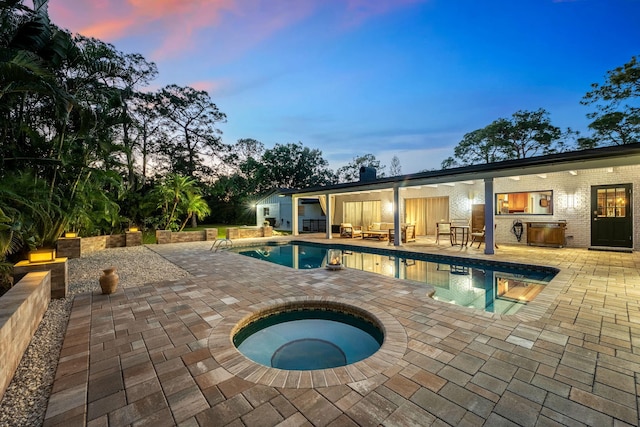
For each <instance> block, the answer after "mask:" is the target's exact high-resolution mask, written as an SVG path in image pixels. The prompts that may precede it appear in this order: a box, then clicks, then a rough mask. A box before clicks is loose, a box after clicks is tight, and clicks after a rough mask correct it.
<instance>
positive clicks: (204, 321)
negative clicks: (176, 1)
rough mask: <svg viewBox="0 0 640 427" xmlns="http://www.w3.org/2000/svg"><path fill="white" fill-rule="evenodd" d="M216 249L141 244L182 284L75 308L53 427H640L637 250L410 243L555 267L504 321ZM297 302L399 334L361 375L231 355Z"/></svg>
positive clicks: (386, 287)
mask: <svg viewBox="0 0 640 427" xmlns="http://www.w3.org/2000/svg"><path fill="white" fill-rule="evenodd" d="M305 239H306V240H314V241H320V242H328V241H327V240H324V239H322V238H317V237H316V238H314V237H305ZM300 240H302V239H300ZM335 242H336V243H348V244H360V245H371V246H376V247H386V244H383V243H377V242H370V241H362V240H355V239H354V240H351V239H349V241H346V240H345V239H335ZM210 247H211V243H210V242H199V243H187V244H185V243H182V244H170V245H153V246H149V248H150V249H152V250H154V251H156V252H157V253H159V254H161V255H162V256H163V257H165V258H166V259H168V260H169V261H171V262H173V263H175V264H176V265H178V266H180V267H182V268H184V269H185V270H187V271H188V272H190V273H191V276H190V277H188V278H181V279H179V280H171V278H169V277H168V278H167V280H166V281H163V282H160V283H153V284H148V285H144V286H140V287H120V288H119V289H118V291H117V292H116V293H115V294H113V295H110V296H106V295H101V294H100V293H99V292H98V291H96V292H94V293H93V294H83V295H80V296H76V297H75V300H74V303H73V309H72V313H71V318H70V321H69V325H68V329H67V332H66V336H65V341H64V345H63V349H62V353H61V356H60V361H59V364H58V370H57V373H56V380H55V383H54V386H53V390H52V394H51V397H50V400H49V406H48V409H47V415H46V419H45V425H46V426H53V425H58V424H60V425H65V426H72V425H89V426H124V425H133V426H138V425H153V426H155V427H160V426H171V425H181V426H226V425H229V426H249V427H253V426H356V425H359V426H377V425H384V426H430V425H434V426H445V425H454V426H482V425H486V426H512V425H521V426H552V425H569V426H573V425H592V426H624V425H638V423H639V420H638V405H639V401H638V390H639V389H640V380H639V378H638V374H639V373H640V255H639V254H638V253H615V252H597V251H588V250H586V249H572V248H563V249H555V248H539V247H528V246H524V245H517V246H516V245H513V246H507V245H501V246H500V249H498V250H496V254H495V255H493V256H486V255H484V254H483V251H484V246H483V247H482V249H475V248H463V249H461V248H459V247H455V248H452V247H450V246H448V245H439V246H437V245H434V244H433V243H432V240H430V241H425V240H419V241H418V242H416V243H410V244H408V245H406V246H405V247H404V249H406V250H412V251H418V252H426V253H438V254H449V255H457V256H468V257H474V258H487V259H492V260H496V261H508V262H520V263H526V264H535V265H547V266H552V267H556V268H559V269H560V273H559V274H558V276H556V278H555V279H554V280H553V281H552V282H551V284H549V285H548V286H547V288H546V289H545V290H544V291H542V293H540V294H539V295H538V297H537V298H536V300H535V301H534V302H533V303H532V304H530V305H529V306H528V307H527V308H526V309H525V310H523V311H522V312H521V313H520V314H518V315H515V316H500V315H495V314H488V313H484V312H480V311H478V310H473V309H466V308H462V307H456V306H453V305H450V304H447V303H443V302H439V301H434V300H432V299H430V298H429V297H428V296H427V295H426V292H425V286H424V285H420V284H416V283H414V282H409V281H401V280H397V279H394V278H389V277H384V276H381V275H377V274H373V273H368V272H364V271H359V270H350V269H345V270H341V271H337V272H334V271H328V270H324V269H318V270H294V269H290V268H287V267H281V266H278V265H273V264H267V263H264V262H263V261H259V260H254V259H251V258H248V257H244V256H241V255H238V254H234V253H229V252H224V251H222V252H212V251H210V250H209V249H210ZM303 299H310V300H320V301H323V300H330V301H337V302H340V303H346V304H351V305H354V306H358V307H361V308H364V309H367V310H369V311H372V312H373V313H374V314H376V315H377V316H380V317H382V318H383V319H382V320H383V323H384V325H385V328H389V330H388V331H387V332H389V333H391V334H392V335H393V339H392V340H390V341H391V342H390V343H385V344H386V347H385V346H383V348H382V350H381V351H382V353H380V352H379V353H377V354H376V357H372V358H370V359H366V360H364V361H361V362H358V363H357V364H355V365H350V366H349V367H343V368H337V369H330V370H323V371H306V372H305V371H278V370H275V369H270V368H265V367H261V366H260V365H257V364H255V363H253V362H250V361H248V359H246V358H244V356H241V355H240V354H239V353H238V352H237V350H235V348H233V347H232V345H231V344H230V333H231V328H232V327H233V325H234V324H235V323H236V322H237V321H239V320H241V319H242V318H243V317H244V316H246V315H249V314H250V313H253V312H255V311H256V310H258V309H260V308H261V307H265V306H267V305H269V304H272V303H282V302H286V301H294V300H303Z"/></svg>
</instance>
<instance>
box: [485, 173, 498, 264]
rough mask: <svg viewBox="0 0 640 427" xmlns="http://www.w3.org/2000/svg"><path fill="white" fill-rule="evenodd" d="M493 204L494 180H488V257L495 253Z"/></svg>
mask: <svg viewBox="0 0 640 427" xmlns="http://www.w3.org/2000/svg"><path fill="white" fill-rule="evenodd" d="M493 203H494V197H493V178H486V179H485V180H484V227H485V228H484V253H485V254H486V255H493V254H494V253H495V251H494V249H495V239H494V232H495V228H494V218H493V213H494V212H495V207H494V205H493Z"/></svg>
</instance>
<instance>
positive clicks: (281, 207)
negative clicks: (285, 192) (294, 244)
mask: <svg viewBox="0 0 640 427" xmlns="http://www.w3.org/2000/svg"><path fill="white" fill-rule="evenodd" d="M264 208H269V214H268V215H265V212H264ZM265 218H275V220H276V227H275V228H277V229H280V230H291V223H292V221H291V196H285V197H280V196H279V195H278V194H272V195H270V196H268V197H265V198H264V199H262V200H260V201H258V203H256V225H257V226H262V224H263V223H264V220H265Z"/></svg>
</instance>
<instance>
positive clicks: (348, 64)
mask: <svg viewBox="0 0 640 427" xmlns="http://www.w3.org/2000/svg"><path fill="white" fill-rule="evenodd" d="M87 3H88V4H87ZM150 5H151V6H150ZM49 13H50V16H51V18H52V21H53V22H54V23H55V24H57V25H59V26H61V27H63V28H67V29H69V30H70V31H72V32H77V33H82V34H84V35H87V36H93V37H97V38H99V39H101V40H104V41H107V42H109V43H112V44H114V45H115V46H116V48H117V49H118V50H121V51H123V52H127V53H141V54H142V55H144V56H145V57H146V58H147V59H148V60H151V61H154V62H156V63H157V65H158V68H159V72H160V75H159V78H158V79H157V80H156V81H155V82H154V84H153V87H151V89H153V90H155V89H158V88H160V87H162V86H164V85H167V84H172V83H175V84H178V85H181V86H192V87H195V88H197V89H203V90H207V91H208V92H209V94H210V95H211V97H212V99H213V101H214V102H215V103H216V104H217V105H218V107H219V109H220V110H221V111H222V112H224V113H226V114H227V116H228V122H227V123H225V124H221V125H220V129H221V130H222V132H223V140H224V142H226V143H233V142H235V141H236V140H237V139H239V138H254V139H257V140H259V141H262V142H263V143H264V144H265V145H266V146H267V147H272V146H273V145H274V144H276V143H282V144H286V143H290V142H294V143H295V142H302V143H303V144H304V145H305V146H307V147H310V148H317V149H320V150H321V151H322V153H323V156H324V158H326V159H327V160H328V161H329V163H330V167H331V168H332V169H337V168H338V167H340V166H343V165H344V164H346V163H348V162H349V161H351V160H352V159H353V158H354V157H355V156H359V155H363V154H367V153H372V154H374V155H375V156H376V157H377V158H378V159H379V160H381V161H382V163H383V164H386V165H388V164H389V163H390V161H391V158H392V157H393V156H394V155H397V156H398V158H399V159H400V164H401V166H402V172H403V173H413V172H418V171H420V170H425V169H432V168H439V167H440V163H441V161H442V160H444V159H445V158H446V157H448V156H450V155H452V154H453V148H454V147H455V145H456V144H457V143H458V142H459V141H460V140H461V139H462V137H463V136H464V134H465V133H467V132H470V131H473V130H475V129H478V128H482V127H484V126H486V125H488V124H489V123H491V122H492V121H493V120H495V119H497V118H500V117H509V116H511V114H513V113H514V112H516V111H518V110H537V109H538V108H544V109H546V110H547V111H549V113H550V118H551V121H552V123H553V124H555V125H556V126H560V127H562V128H566V127H571V128H572V129H575V130H580V131H581V132H582V133H583V134H588V130H587V124H588V123H589V122H588V119H587V118H586V114H587V113H588V112H589V111H591V110H592V109H591V108H590V107H585V106H582V105H580V100H581V99H582V97H583V96H584V94H585V93H586V92H587V91H589V89H590V85H591V84H592V83H602V82H603V81H604V79H605V76H606V72H607V71H609V70H611V69H613V68H615V67H618V66H621V65H623V64H624V63H626V62H628V61H629V60H630V59H631V57H632V56H634V55H640V0H509V1H507V0H501V1H494V0H484V1H478V0H193V1H184V0H155V1H153V2H149V1H145V0H93V1H91V2H86V0H50V4H49Z"/></svg>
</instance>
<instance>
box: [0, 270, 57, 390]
mask: <svg viewBox="0 0 640 427" xmlns="http://www.w3.org/2000/svg"><path fill="white" fill-rule="evenodd" d="M50 300H51V273H49V272H48V271H43V272H37V273H29V274H27V275H26V276H24V277H23V278H22V280H20V281H19V282H18V283H17V284H16V285H15V286H14V287H12V288H11V289H9V291H8V292H7V293H6V294H4V295H3V296H2V298H0V361H1V363H0V400H2V396H3V395H4V392H5V391H6V390H7V387H8V386H9V383H10V382H11V379H12V378H13V375H14V373H15V371H16V369H17V368H18V364H19V363H20V359H22V355H23V354H24V352H25V350H26V349H27V346H28V345H29V343H30V342H31V338H32V337H33V334H34V333H35V331H36V329H37V328H38V325H39V324H40V321H41V320H42V317H43V316H44V312H45V311H46V310H47V307H49V301H50Z"/></svg>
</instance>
